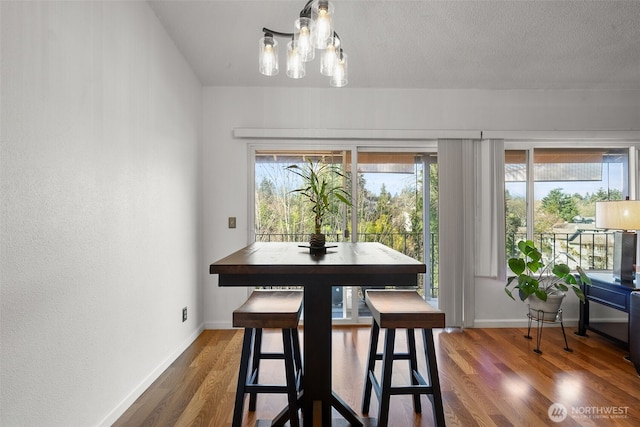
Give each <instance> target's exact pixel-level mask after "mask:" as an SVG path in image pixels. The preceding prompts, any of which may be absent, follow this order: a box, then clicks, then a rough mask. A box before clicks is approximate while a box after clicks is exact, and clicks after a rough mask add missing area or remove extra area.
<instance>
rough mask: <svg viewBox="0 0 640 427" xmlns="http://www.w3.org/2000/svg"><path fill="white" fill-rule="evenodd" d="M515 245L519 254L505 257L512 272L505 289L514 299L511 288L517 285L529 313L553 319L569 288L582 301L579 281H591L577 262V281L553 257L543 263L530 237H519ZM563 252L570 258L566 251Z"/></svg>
mask: <svg viewBox="0 0 640 427" xmlns="http://www.w3.org/2000/svg"><path fill="white" fill-rule="evenodd" d="M518 249H519V251H520V256H516V257H513V258H510V259H509V261H508V265H509V269H511V271H512V272H513V274H514V275H513V276H509V277H508V279H507V283H506V285H505V287H504V290H505V292H506V293H507V295H509V296H510V297H511V299H513V300H515V298H514V296H513V292H514V291H515V290H516V289H517V290H518V296H519V298H520V300H521V301H527V302H528V303H529V313H530V315H533V316H534V317H535V318H538V314H539V312H540V311H541V312H542V313H543V318H542V319H541V320H549V321H553V320H555V318H556V314H557V313H558V310H559V309H560V306H561V305H562V301H563V300H564V297H565V295H566V292H567V291H568V290H569V289H571V290H573V292H574V293H575V294H576V296H577V297H578V298H579V299H580V302H581V303H584V300H585V299H584V293H583V292H582V288H581V283H585V284H588V285H590V284H591V279H589V277H588V276H587V275H586V273H585V272H584V270H583V269H582V268H581V267H580V266H577V267H576V270H577V271H578V274H579V276H580V280H579V281H578V279H576V276H575V275H574V274H573V273H572V272H571V269H570V268H569V266H568V265H567V264H564V263H557V262H555V259H554V260H552V261H551V262H549V263H547V264H545V263H544V261H543V259H542V253H541V252H540V251H539V250H538V249H537V248H536V247H535V244H534V243H533V242H532V241H531V240H526V241H524V240H521V241H519V242H518ZM563 255H565V256H567V257H568V258H569V259H571V260H573V258H572V257H571V256H570V255H569V254H566V253H565V254H563ZM556 259H557V257H556Z"/></svg>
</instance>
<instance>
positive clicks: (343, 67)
mask: <svg viewBox="0 0 640 427" xmlns="http://www.w3.org/2000/svg"><path fill="white" fill-rule="evenodd" d="M347 77H348V76H347V54H346V53H344V52H342V51H340V53H339V54H338V62H337V63H336V66H335V68H334V70H333V74H332V75H331V81H330V82H329V83H330V84H331V86H333V87H343V86H346V85H347V82H348V79H347Z"/></svg>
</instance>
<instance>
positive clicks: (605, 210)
mask: <svg viewBox="0 0 640 427" xmlns="http://www.w3.org/2000/svg"><path fill="white" fill-rule="evenodd" d="M596 227H598V228H608V229H613V230H621V231H616V232H615V233H614V236H613V237H614V240H613V277H614V279H616V280H617V281H619V282H632V281H633V280H634V279H635V273H636V253H637V252H636V251H637V249H636V248H637V240H638V238H637V235H636V232H635V230H640V200H628V199H627V200H614V201H607V202H596Z"/></svg>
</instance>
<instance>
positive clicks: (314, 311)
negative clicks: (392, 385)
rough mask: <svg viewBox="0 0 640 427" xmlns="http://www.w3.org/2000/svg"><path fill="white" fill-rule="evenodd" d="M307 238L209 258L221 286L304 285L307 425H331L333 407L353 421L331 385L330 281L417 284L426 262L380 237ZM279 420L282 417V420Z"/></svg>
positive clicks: (358, 421) (351, 412)
mask: <svg viewBox="0 0 640 427" xmlns="http://www.w3.org/2000/svg"><path fill="white" fill-rule="evenodd" d="M302 245H306V244H304V243H291V242H287V243H275V242H256V243H252V244H250V245H249V246H247V247H245V248H243V249H241V250H239V251H237V252H235V253H233V254H231V255H229V256H227V257H225V258H223V259H221V260H219V261H217V262H215V263H213V264H211V265H210V266H209V273H210V274H218V275H219V277H218V285H219V286H302V287H303V289H304V303H303V304H304V312H303V316H304V344H303V346H304V363H303V365H304V390H303V394H302V398H301V407H302V409H303V413H304V424H303V425H304V426H305V427H311V426H313V427H316V426H317V427H326V426H328V425H330V423H331V421H329V420H331V408H332V407H334V408H336V410H337V411H338V412H339V413H340V414H341V415H342V416H343V417H344V418H345V419H346V421H347V422H349V424H351V425H354V426H362V425H363V424H362V420H361V419H360V417H359V416H358V415H357V414H356V413H355V411H354V410H353V409H351V408H350V407H349V406H348V405H347V404H346V403H345V402H344V401H342V399H340V397H338V396H337V395H336V394H335V393H334V392H333V391H332V389H331V354H332V353H331V288H332V286H386V285H390V286H417V284H418V275H419V274H420V273H425V272H426V266H425V264H423V263H421V262H419V261H416V260H414V259H413V258H410V257H408V256H406V255H403V254H401V253H400V252H398V251H395V250H393V249H391V248H388V247H387V246H384V245H382V244H380V243H330V244H328V246H329V245H335V247H329V248H327V253H326V254H322V255H311V254H310V253H309V249H308V248H305V247H301V246H302ZM278 422H280V421H278Z"/></svg>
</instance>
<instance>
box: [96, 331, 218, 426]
mask: <svg viewBox="0 0 640 427" xmlns="http://www.w3.org/2000/svg"><path fill="white" fill-rule="evenodd" d="M204 329H205V328H204V324H201V325H200V326H198V328H197V329H196V330H195V331H194V332H193V333H192V334H191V335H189V337H188V338H187V339H186V340H184V341H183V342H182V343H181V344H180V345H179V346H178V348H176V349H175V350H174V351H173V352H172V353H171V354H170V355H169V356H167V358H166V359H165V360H164V361H162V363H160V364H159V365H158V366H156V368H155V369H153V370H152V371H151V372H150V373H149V375H147V376H146V378H145V379H144V380H142V381H141V382H140V384H138V386H137V387H135V388H134V389H133V390H132V391H131V392H130V393H129V394H128V395H127V396H126V397H125V398H124V399H123V400H122V401H121V402H120V403H119V404H118V405H116V407H115V408H114V409H113V410H112V411H111V412H109V413H108V414H107V416H106V417H104V418H103V419H102V421H100V422H99V423H98V426H100V427H109V426H111V425H113V423H115V422H116V421H117V420H118V418H120V417H121V416H122V414H124V413H125V411H126V410H127V409H129V407H130V406H131V405H132V404H133V403H134V402H135V401H136V399H138V397H140V396H141V395H142V393H144V392H145V391H146V390H147V389H148V388H149V386H150V385H151V384H153V382H154V381H155V380H157V379H158V377H159V376H160V375H161V374H162V373H163V372H164V371H165V370H166V369H167V368H168V367H169V366H170V365H171V364H172V363H173V362H174V361H175V360H176V359H177V358H178V356H180V355H181V354H182V353H183V352H184V351H185V350H186V349H187V347H189V346H190V345H191V344H193V342H194V341H195V340H196V338H198V336H199V335H200V334H201V333H202V331H204Z"/></svg>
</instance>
